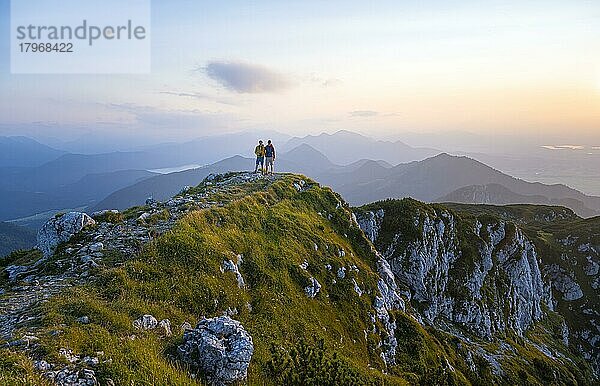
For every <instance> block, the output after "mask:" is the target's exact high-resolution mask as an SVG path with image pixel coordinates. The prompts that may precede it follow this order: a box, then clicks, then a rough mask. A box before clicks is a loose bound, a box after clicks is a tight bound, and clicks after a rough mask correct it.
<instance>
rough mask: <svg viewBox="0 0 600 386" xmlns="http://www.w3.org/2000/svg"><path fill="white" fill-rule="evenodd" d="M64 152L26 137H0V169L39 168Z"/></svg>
mask: <svg viewBox="0 0 600 386" xmlns="http://www.w3.org/2000/svg"><path fill="white" fill-rule="evenodd" d="M64 153H65V152H63V151H60V150H56V149H53V148H51V147H49V146H46V145H43V144H41V143H39V142H37V141H35V140H33V139H31V138H27V137H0V167H3V168H4V167H32V166H39V165H42V164H44V163H46V162H49V161H51V160H53V159H56V158H58V157H60V156H61V155H62V154H64Z"/></svg>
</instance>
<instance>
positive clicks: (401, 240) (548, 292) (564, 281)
mask: <svg viewBox="0 0 600 386" xmlns="http://www.w3.org/2000/svg"><path fill="white" fill-rule="evenodd" d="M456 207H457V209H458V211H455V210H450V209H448V208H447V207H446V206H442V205H425V204H422V203H419V202H416V201H413V200H409V199H406V200H402V201H396V200H388V201H383V202H378V203H374V204H370V205H367V206H365V207H362V208H360V209H358V210H356V211H355V212H356V216H357V220H358V223H359V225H360V227H361V228H362V229H363V230H364V232H365V235H367V236H368V237H369V238H370V239H371V241H372V242H373V244H374V245H375V248H376V249H377V250H378V251H379V252H380V253H381V256H382V257H383V258H384V259H385V261H386V262H387V263H388V264H389V266H390V268H391V271H392V273H393V275H394V278H395V280H396V282H397V283H398V285H399V286H400V287H401V288H403V291H401V292H400V293H401V294H402V296H403V298H404V299H406V300H407V301H409V304H410V306H411V307H412V309H413V310H414V312H415V313H416V315H418V316H419V317H420V318H421V321H422V322H423V323H424V324H426V325H431V326H435V327H437V328H440V329H442V330H445V331H449V332H453V333H458V334H459V335H461V336H462V334H463V333H466V334H468V335H473V336H477V337H479V338H482V339H484V340H488V341H495V340H498V339H504V338H506V337H507V336H511V335H516V336H518V337H525V338H526V337H527V334H528V332H529V331H531V330H532V329H533V328H534V327H535V326H536V324H538V322H542V321H543V320H545V319H546V320H547V319H548V318H552V317H553V316H551V315H550V314H552V315H555V312H553V311H554V310H555V308H557V306H560V305H562V304H563V303H565V302H570V301H573V300H577V299H580V298H583V297H584V293H583V291H582V290H581V288H580V284H578V280H577V277H576V276H577V275H576V274H575V273H574V272H573V271H572V270H571V271H568V270H566V269H565V268H564V265H565V264H564V263H565V261H566V260H568V259H567V258H566V255H565V254H564V253H563V254H562V262H563V264H557V263H556V262H555V261H553V259H552V258H551V256H548V253H547V250H546V248H545V246H541V248H542V249H543V252H542V253H540V252H539V248H538V247H536V244H538V245H539V242H538V240H537V238H536V237H535V236H533V237H532V236H529V234H530V233H531V232H532V230H531V229H530V227H529V226H528V221H529V219H527V218H523V217H521V216H516V215H515V213H513V216H508V215H505V216H501V215H499V213H492V212H490V213H485V212H482V208H481V207H480V206H477V207H476V208H477V209H478V211H477V212H476V213H471V212H468V211H463V212H461V211H460V209H461V208H462V207H459V206H456ZM466 208H467V207H464V208H462V209H466ZM473 208H475V206H473ZM566 218H568V219H575V218H577V217H576V216H573V215H572V214H570V215H566V216H565V215H564V214H562V215H561V214H560V213H558V214H557V213H555V214H554V215H552V214H551V213H545V214H543V215H538V217H536V218H535V221H539V220H542V221H544V222H545V223H546V225H548V223H549V222H553V221H555V220H556V219H558V220H560V221H566V220H565V219H566ZM577 219H578V218H577ZM579 220H581V219H579ZM563 226H564V224H563ZM588 234H590V233H588ZM591 234H593V232H592V233H591ZM571 244H574V243H571ZM572 249H578V250H581V252H584V251H585V252H584V254H588V255H591V254H594V253H595V250H594V249H593V243H589V242H588V243H587V244H582V245H579V247H577V248H572ZM571 252H572V251H571ZM585 261H586V263H585V265H584V264H582V265H584V268H583V270H581V271H582V272H587V273H588V274H589V275H588V277H589V278H590V279H591V278H593V277H594V275H596V274H597V273H598V272H597V270H596V269H595V265H594V264H595V262H596V260H595V259H594V257H593V256H587V257H586V258H585ZM572 264H573V265H574V266H576V265H577V262H573V263H572ZM588 281H589V285H590V286H591V285H593V284H594V281H593V280H588ZM553 293H554V294H553ZM588 294H589V295H590V296H588V298H590V299H588V300H587V301H586V302H585V303H586V304H589V303H590V301H591V302H592V303H594V304H595V301H597V292H596V293H593V292H592V293H590V292H588ZM556 297H558V299H557V298H556ZM558 308H560V309H561V310H564V319H566V320H567V322H564V321H562V322H560V329H561V331H562V336H563V338H562V341H563V343H564V344H565V346H568V344H569V343H568V342H569V338H570V337H571V338H573V337H579V338H581V337H582V336H585V337H586V338H590V337H591V340H589V339H588V340H587V350H585V349H583V348H582V347H581V345H580V346H574V345H573V344H572V345H571V349H574V351H576V352H577V351H579V352H580V353H582V354H583V355H584V357H586V358H587V359H588V361H589V362H590V364H591V365H592V366H593V367H595V368H596V370H597V360H598V359H597V353H596V352H595V348H594V347H595V346H594V344H597V339H596V340H594V338H593V334H594V333H592V332H591V331H592V329H590V328H588V329H586V330H584V331H583V332H582V331H581V330H580V329H581V327H580V326H581V323H584V324H587V323H590V324H591V325H592V327H595V319H592V320H589V317H587V318H586V317H584V316H583V315H579V317H578V318H573V316H572V315H569V312H568V311H566V310H565V307H564V306H561V307H558ZM568 308H569V309H572V308H573V307H572V306H569V307H568ZM592 310H593V309H592V308H589V306H588V308H587V313H588V314H589V315H594V316H596V315H597V314H596V312H595V311H592ZM582 316H583V317H582ZM573 319H576V320H573ZM586 321H587V323H586ZM578 326H579V327H578ZM457 329H458V332H457ZM578 329H579V331H578ZM461 331H462V332H461ZM569 331H571V332H570V333H569ZM595 331H597V330H595ZM563 350H564V351H568V349H567V347H563Z"/></svg>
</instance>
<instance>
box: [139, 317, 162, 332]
mask: <svg viewBox="0 0 600 386" xmlns="http://www.w3.org/2000/svg"><path fill="white" fill-rule="evenodd" d="M156 326H158V320H156V318H155V317H154V316H152V315H143V316H141V317H140V318H138V319H136V320H134V321H133V327H134V328H135V329H136V330H153V329H155V328H156Z"/></svg>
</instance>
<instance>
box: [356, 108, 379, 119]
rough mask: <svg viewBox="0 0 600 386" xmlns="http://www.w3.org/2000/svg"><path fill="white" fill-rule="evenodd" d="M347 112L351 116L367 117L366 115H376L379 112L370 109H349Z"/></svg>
mask: <svg viewBox="0 0 600 386" xmlns="http://www.w3.org/2000/svg"><path fill="white" fill-rule="evenodd" d="M349 114H350V116H351V117H361V118H368V117H376V116H378V115H379V112H377V111H372V110H356V111H350V113H349Z"/></svg>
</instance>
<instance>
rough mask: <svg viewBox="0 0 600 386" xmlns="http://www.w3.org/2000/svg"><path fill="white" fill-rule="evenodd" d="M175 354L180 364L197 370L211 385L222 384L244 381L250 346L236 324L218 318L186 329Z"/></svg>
mask: <svg viewBox="0 0 600 386" xmlns="http://www.w3.org/2000/svg"><path fill="white" fill-rule="evenodd" d="M177 351H178V354H179V357H180V359H181V360H182V361H183V362H185V363H187V364H189V365H190V366H192V367H193V368H197V369H199V370H200V371H201V372H202V373H203V374H204V375H205V376H206V378H207V379H208V381H209V382H210V383H211V384H213V385H226V384H232V383H237V382H240V381H243V380H245V379H246V376H247V373H248V366H249V364H250V359H252V354H253V353H254V344H253V343H252V337H251V336H250V334H248V332H246V330H245V329H244V327H243V326H242V325H241V323H240V322H238V321H236V320H233V319H231V318H229V317H227V316H219V317H216V318H211V319H203V320H201V321H200V322H199V323H198V325H197V326H196V328H195V329H193V330H186V331H185V332H184V334H183V344H181V345H180V346H179V347H178V349H177Z"/></svg>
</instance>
